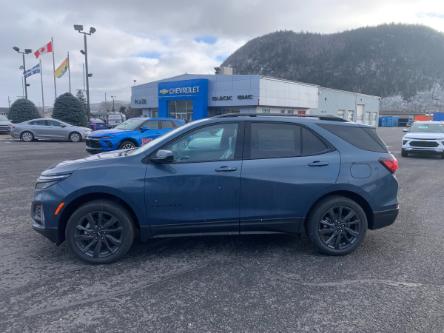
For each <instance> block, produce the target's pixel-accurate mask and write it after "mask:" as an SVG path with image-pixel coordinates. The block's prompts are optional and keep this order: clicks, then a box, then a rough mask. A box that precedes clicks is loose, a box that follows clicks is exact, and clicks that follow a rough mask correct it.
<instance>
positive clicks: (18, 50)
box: [12, 46, 32, 99]
mask: <svg viewBox="0 0 444 333" xmlns="http://www.w3.org/2000/svg"><path fill="white" fill-rule="evenodd" d="M12 49H13V50H14V51H15V52H17V53H21V54H22V59H23V80H24V82H25V84H24V85H25V99H28V84H27V83H26V76H25V72H26V62H25V54H29V53H31V52H32V50H31V49H24V50H23V51H20V48H19V47H17V46H14V47H13V48H12Z"/></svg>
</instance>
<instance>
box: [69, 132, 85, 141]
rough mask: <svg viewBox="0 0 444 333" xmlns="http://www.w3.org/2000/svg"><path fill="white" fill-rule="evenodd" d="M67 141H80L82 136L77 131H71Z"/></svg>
mask: <svg viewBox="0 0 444 333" xmlns="http://www.w3.org/2000/svg"><path fill="white" fill-rule="evenodd" d="M69 141H71V142H80V141H82V136H81V135H80V134H79V133H77V132H72V133H71V134H70V135H69Z"/></svg>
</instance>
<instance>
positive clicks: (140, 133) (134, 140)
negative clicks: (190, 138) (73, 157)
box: [86, 118, 185, 154]
mask: <svg viewBox="0 0 444 333" xmlns="http://www.w3.org/2000/svg"><path fill="white" fill-rule="evenodd" d="M183 124H185V122H184V121H183V120H180V119H174V118H131V119H128V120H127V121H125V122H123V123H121V124H120V125H118V126H116V127H114V128H112V129H106V130H99V131H94V132H91V134H89V135H88V137H87V138H86V151H87V152H89V153H91V154H95V153H100V152H105V151H112V150H117V149H133V148H136V147H141V146H143V145H144V144H146V143H148V142H150V141H151V140H154V139H155V138H157V137H159V136H161V135H163V134H165V133H167V132H169V131H171V130H173V129H175V128H177V127H179V126H182V125H183Z"/></svg>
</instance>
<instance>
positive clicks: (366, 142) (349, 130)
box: [319, 124, 388, 153]
mask: <svg viewBox="0 0 444 333" xmlns="http://www.w3.org/2000/svg"><path fill="white" fill-rule="evenodd" d="M319 126H320V127H322V128H324V129H326V130H327V131H329V132H331V133H333V134H334V135H336V136H338V137H340V138H341V139H342V140H344V141H346V142H348V143H350V144H351V145H353V146H355V147H357V148H359V149H363V150H367V151H373V152H378V153H387V152H388V150H387V147H386V145H385V143H384V142H383V141H382V140H381V139H380V138H379V136H378V134H377V133H376V129H375V128H372V127H360V126H341V125H333V124H319Z"/></svg>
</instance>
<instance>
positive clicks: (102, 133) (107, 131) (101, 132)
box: [89, 128, 131, 138]
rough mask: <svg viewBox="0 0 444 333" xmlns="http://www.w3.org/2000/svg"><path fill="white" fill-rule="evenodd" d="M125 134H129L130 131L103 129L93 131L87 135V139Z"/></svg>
mask: <svg viewBox="0 0 444 333" xmlns="http://www.w3.org/2000/svg"><path fill="white" fill-rule="evenodd" d="M126 132H131V131H130V130H121V129H115V128H111V129H104V130H98V131H93V132H91V133H90V134H89V137H91V138H100V137H102V136H107V135H116V134H120V133H126Z"/></svg>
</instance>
